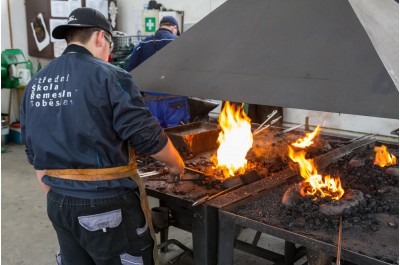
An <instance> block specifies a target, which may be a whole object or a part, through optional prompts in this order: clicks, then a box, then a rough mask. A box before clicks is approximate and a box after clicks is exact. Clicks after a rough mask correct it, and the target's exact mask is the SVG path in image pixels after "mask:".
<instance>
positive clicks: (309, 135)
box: [292, 125, 319, 148]
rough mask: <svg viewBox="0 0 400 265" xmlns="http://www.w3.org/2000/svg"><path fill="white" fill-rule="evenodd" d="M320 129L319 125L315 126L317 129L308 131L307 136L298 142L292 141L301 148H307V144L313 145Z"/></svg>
mask: <svg viewBox="0 0 400 265" xmlns="http://www.w3.org/2000/svg"><path fill="white" fill-rule="evenodd" d="M318 131H319V125H318V126H317V127H316V128H315V130H314V131H313V132H311V133H306V136H304V137H303V138H300V139H297V141H296V142H294V143H292V145H293V146H296V147H299V148H306V147H307V146H310V145H312V144H313V143H314V142H313V139H314V138H315V136H317V134H318Z"/></svg>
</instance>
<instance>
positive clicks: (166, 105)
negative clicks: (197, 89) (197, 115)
mask: <svg viewBox="0 0 400 265" xmlns="http://www.w3.org/2000/svg"><path fill="white" fill-rule="evenodd" d="M179 35H180V32H179V26H178V21H176V19H175V18H174V17H172V16H165V17H163V18H162V19H161V21H160V27H159V29H158V30H157V31H156V33H155V34H154V35H151V36H148V37H146V38H145V39H143V40H142V41H141V42H140V43H139V44H138V45H137V46H136V47H135V48H134V49H133V52H132V54H131V56H130V57H129V61H128V65H127V66H126V67H125V70H127V71H128V72H130V71H132V70H133V69H135V68H136V67H137V66H138V65H140V64H141V63H142V62H144V61H145V60H147V59H148V58H150V57H151V56H152V55H153V54H155V53H156V52H157V51H159V50H161V49H162V48H163V47H165V46H166V45H167V44H169V43H170V42H172V41H173V40H175V39H176V38H177V36H179ZM144 99H145V102H146V104H147V106H148V107H149V109H150V111H151V113H152V114H153V116H155V117H157V119H158V121H159V123H160V125H161V126H162V127H164V128H165V127H171V126H177V125H180V124H182V122H183V123H187V122H189V107H188V101H187V97H182V96H176V95H170V94H164V93H155V92H144Z"/></svg>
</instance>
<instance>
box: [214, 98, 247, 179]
mask: <svg viewBox="0 0 400 265" xmlns="http://www.w3.org/2000/svg"><path fill="white" fill-rule="evenodd" d="M218 122H219V125H220V127H221V132H220V134H219V136H218V140H217V141H218V143H219V144H220V145H219V147H218V150H217V155H216V156H215V155H214V156H212V157H211V159H210V160H211V162H213V164H214V165H215V167H216V169H219V170H222V173H223V176H224V178H229V177H231V176H235V175H236V174H243V173H244V172H245V170H246V166H247V160H246V154H247V152H248V151H249V149H250V148H251V147H252V145H253V135H252V133H251V124H250V118H249V117H248V116H247V115H246V113H245V112H244V109H243V104H242V105H241V106H240V107H237V106H235V105H234V104H230V103H229V102H228V101H227V102H226V103H225V106H224V108H223V110H222V111H221V114H220V116H219V119H218Z"/></svg>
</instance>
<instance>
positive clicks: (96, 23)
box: [52, 7, 112, 39]
mask: <svg viewBox="0 0 400 265" xmlns="http://www.w3.org/2000/svg"><path fill="white" fill-rule="evenodd" d="M92 27H98V28H101V29H103V30H105V31H107V32H108V33H110V34H111V35H112V28H111V24H110V23H109V22H108V21H107V19H106V18H105V16H104V15H103V14H102V13H100V12H99V11H97V10H95V9H93V8H89V7H81V8H77V9H75V10H73V11H72V12H71V14H70V15H69V17H68V22H67V24H65V25H59V26H57V27H55V28H54V29H53V32H52V35H53V38H55V39H65V37H66V35H67V32H68V30H69V29H71V28H92Z"/></svg>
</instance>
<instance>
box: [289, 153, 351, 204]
mask: <svg viewBox="0 0 400 265" xmlns="http://www.w3.org/2000/svg"><path fill="white" fill-rule="evenodd" d="M289 157H290V158H291V159H292V160H293V161H294V162H296V163H298V164H299V167H300V175H301V176H302V177H303V178H304V182H305V183H308V184H309V185H310V189H308V190H306V191H305V194H306V195H314V196H317V197H322V198H323V197H326V196H330V197H332V199H333V200H339V199H340V198H341V197H342V196H343V194H344V190H343V189H342V184H341V182H340V178H339V177H336V178H332V177H331V176H330V175H327V176H324V177H322V176H321V175H320V174H318V170H317V168H316V167H315V166H314V161H313V159H306V152H304V151H300V152H294V150H293V149H292V148H291V147H290V146H289Z"/></svg>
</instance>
